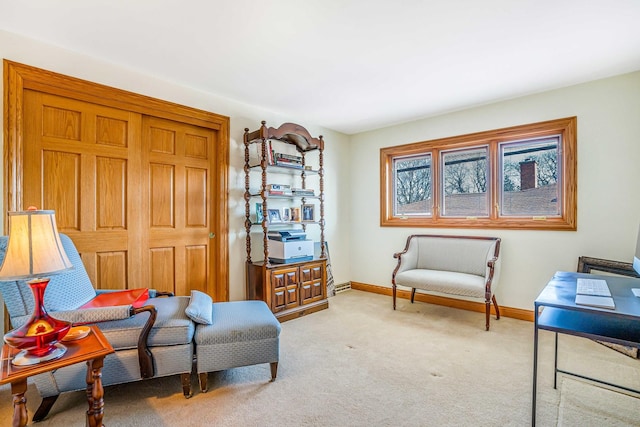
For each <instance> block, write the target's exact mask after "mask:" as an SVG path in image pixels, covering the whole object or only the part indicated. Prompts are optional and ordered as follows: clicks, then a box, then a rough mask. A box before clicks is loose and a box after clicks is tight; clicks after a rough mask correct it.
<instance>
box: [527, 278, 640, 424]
mask: <svg viewBox="0 0 640 427" xmlns="http://www.w3.org/2000/svg"><path fill="white" fill-rule="evenodd" d="M579 277H588V278H592V279H593V278H597V279H604V280H606V281H607V284H608V285H609V290H610V291H611V296H612V297H613V300H614V302H615V305H616V308H615V310H611V309H606V308H597V307H591V306H586V305H577V304H576V303H575V298H576V279H577V278H579ZM631 288H640V279H635V278H630V277H615V276H596V275H593V274H585V273H569V272H557V273H556V274H555V275H554V276H553V278H552V279H551V281H550V282H549V283H548V284H547V286H546V287H545V288H544V289H543V290H542V292H541V293H540V295H539V296H538V298H537V299H536V300H535V303H534V305H535V331H534V342H533V406H532V409H531V416H532V423H531V425H532V426H535V424H536V386H537V382H538V331H539V330H540V329H544V330H547V331H553V332H555V333H556V337H555V360H554V382H553V387H554V388H555V387H556V385H557V377H558V372H560V373H564V374H568V375H573V376H576V377H579V378H583V379H588V380H591V381H595V382H598V383H601V384H606V385H608V386H611V387H616V388H618V389H621V390H626V391H631V392H634V393H640V391H638V390H632V389H628V388H626V387H622V386H618V385H615V384H610V383H607V382H605V381H601V380H598V379H594V378H588V377H585V376H582V375H578V374H574V373H572V372H568V371H565V370H562V369H558V333H562V334H568V335H575V336H579V337H584V338H589V339H594V340H600V341H606V342H612V343H616V344H622V345H627V346H635V347H638V346H640V298H638V297H635V296H634V295H633V293H632V292H631Z"/></svg>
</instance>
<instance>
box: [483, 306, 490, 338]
mask: <svg viewBox="0 0 640 427" xmlns="http://www.w3.org/2000/svg"><path fill="white" fill-rule="evenodd" d="M484 312H485V321H486V327H487V331H488V330H489V322H490V321H491V301H487V302H486V303H485V310H484Z"/></svg>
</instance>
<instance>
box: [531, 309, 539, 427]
mask: <svg viewBox="0 0 640 427" xmlns="http://www.w3.org/2000/svg"><path fill="white" fill-rule="evenodd" d="M535 316H536V317H535V326H534V329H533V399H532V402H533V403H532V407H531V427H535V426H536V388H537V384H538V307H536V313H535Z"/></svg>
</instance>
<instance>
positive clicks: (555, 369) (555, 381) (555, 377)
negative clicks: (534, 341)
mask: <svg viewBox="0 0 640 427" xmlns="http://www.w3.org/2000/svg"><path fill="white" fill-rule="evenodd" d="M557 388H558V333H557V332H556V344H555V351H554V354H553V389H554V390H556V389H557Z"/></svg>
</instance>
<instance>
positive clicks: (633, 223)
mask: <svg viewBox="0 0 640 427" xmlns="http://www.w3.org/2000/svg"><path fill="white" fill-rule="evenodd" d="M425 96H428V94H425ZM569 116H577V117H578V231H576V232H566V231H563V232H550V231H515V230H464V229H446V230H440V229H428V228H420V229H418V228H389V227H384V228H381V227H380V226H379V221H380V218H379V194H380V191H379V183H380V177H379V164H380V161H379V153H380V148H381V147H387V146H393V145H398V144H405V143H409V142H416V141H424V140H429V139H434V138H441V137H447V136H454V135H461V134H466V133H471V132H478V131H483V130H489V129H497V128H502V127H507V126H514V125H520V124H526V123H534V122H538V121H543V120H550V119H556V118H562V117H569ZM639 117H640V72H636V73H632V74H627V75H622V76H618V77H613V78H609V79H604V80H599V81H594V82H590V83H586V84H581V85H577V86H572V87H568V88H564V89H560V90H554V91H550V92H546V93H542V94H536V95H531V96H526V97H522V98H518V99H513V100H509V101H505V102H500V103H496V104H492V105H486V106H482V107H478V108H472V109H468V110H465V111H460V112H456V113H452V114H447V115H443V116H439V117H434V118H429V119H425V120H420V121H416V122H412V123H407V124H403V125H399V126H395V127H390V128H385V129H380V130H377V131H372V132H367V133H361V134H358V135H355V136H352V138H351V145H350V149H351V153H350V158H351V166H350V169H351V176H350V181H351V186H352V199H351V213H352V221H351V223H352V227H351V228H350V230H351V231H350V239H351V248H352V249H351V276H350V277H351V280H353V281H357V282H363V283H369V284H375V285H381V286H389V287H390V286H391V273H392V271H393V269H394V267H395V265H396V263H395V260H394V259H393V257H392V254H393V253H394V252H397V251H399V250H401V249H402V248H403V247H404V243H405V240H406V237H407V235H409V234H412V233H429V232H434V231H437V232H438V233H448V234H469V235H495V236H498V237H501V238H502V239H503V241H502V244H503V246H502V251H501V254H502V261H503V262H502V275H501V280H500V284H499V289H498V291H497V295H498V302H499V303H500V304H502V305H504V306H509V307H517V308H523V309H529V310H532V309H533V301H534V299H535V298H536V296H537V295H538V293H539V292H540V290H541V289H542V287H544V285H545V284H546V283H547V281H548V280H549V278H550V277H551V276H552V275H553V273H554V272H555V271H556V270H568V271H575V268H576V264H577V258H578V256H580V255H589V256H595V257H604V258H609V259H618V260H625V261H631V260H632V258H633V252H634V247H635V243H636V240H635V236H636V233H637V231H638V226H639V224H640V120H639V119H638V118H639Z"/></svg>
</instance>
